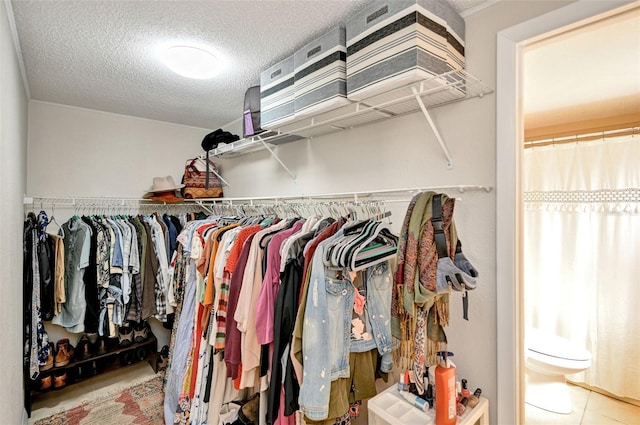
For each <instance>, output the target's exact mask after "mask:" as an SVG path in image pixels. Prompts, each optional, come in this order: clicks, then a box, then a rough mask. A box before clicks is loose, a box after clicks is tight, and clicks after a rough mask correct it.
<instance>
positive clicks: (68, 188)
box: [27, 100, 210, 349]
mask: <svg viewBox="0 0 640 425" xmlns="http://www.w3.org/2000/svg"><path fill="white" fill-rule="evenodd" d="M209 131H210V130H207V129H202V128H196V127H188V126H182V125H176V124H171V123H165V122H160V121H153V120H148V119H142V118H136V117H130V116H125V115H117V114H112V113H105V112H100V111H94V110H89V109H83V108H76V107H70V106H65V105H59V104H53V103H46V102H39V101H34V100H31V101H30V102H29V147H28V152H29V155H28V177H27V194H28V195H30V196H50V197H56V196H59V197H65V196H69V197H74V196H75V197H82V196H87V197H92V196H105V197H109V196H111V197H113V196H115V197H130V198H131V197H132V198H136V197H137V198H141V197H142V196H143V194H144V193H145V192H146V191H147V190H148V189H149V188H150V187H151V186H152V183H153V177H159V176H167V175H170V176H172V177H173V179H174V180H175V181H176V183H179V182H180V179H181V178H182V172H183V171H184V163H185V161H186V159H187V158H188V157H189V156H191V157H193V156H194V155H196V154H197V153H199V149H200V142H201V140H202V137H203V136H204V135H205V134H207V133H208V132H209ZM33 208H34V210H39V209H40V206H39V205H34V206H33ZM48 208H49V207H45V209H47V211H48V212H49V214H51V210H50V209H48ZM36 212H37V211H36ZM54 213H55V216H56V221H57V222H58V223H59V224H62V223H63V222H64V221H66V220H67V219H68V218H69V217H71V216H72V215H73V214H74V210H73V209H70V208H66V209H65V208H64V207H61V206H58V207H55V210H54ZM150 323H151V326H152V330H153V333H154V334H155V335H156V336H157V338H158V349H159V348H160V347H162V346H163V345H165V344H168V343H169V332H168V331H167V330H165V329H164V328H162V326H161V325H160V323H159V322H157V321H156V320H151V321H150ZM46 328H47V332H48V333H49V337H50V339H51V340H52V341H57V340H58V339H60V338H70V340H71V343H72V344H74V343H75V341H76V340H77V339H78V338H79V337H80V336H81V335H80V334H69V333H68V332H66V330H65V329H64V328H62V327H60V326H56V325H51V324H49V323H47V324H46Z"/></svg>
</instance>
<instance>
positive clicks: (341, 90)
mask: <svg viewBox="0 0 640 425" xmlns="http://www.w3.org/2000/svg"><path fill="white" fill-rule="evenodd" d="M345 41H346V33H345V29H344V28H341V27H338V28H334V29H333V30H331V31H329V32H328V33H327V34H325V35H324V36H322V37H320V38H318V39H316V40H314V41H312V42H311V43H309V44H307V45H306V46H304V47H303V48H302V49H300V50H298V51H297V52H296V53H295V54H294V55H293V57H294V65H295V81H294V85H295V102H294V105H295V108H294V109H295V114H296V118H299V117H304V116H308V115H311V114H317V113H321V112H324V111H327V110H330V109H334V108H337V107H339V106H342V105H345V104H347V103H349V101H348V100H347V81H346V78H347V62H346V59H347V48H346V45H345Z"/></svg>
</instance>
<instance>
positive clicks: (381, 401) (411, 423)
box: [367, 386, 489, 425]
mask: <svg viewBox="0 0 640 425" xmlns="http://www.w3.org/2000/svg"><path fill="white" fill-rule="evenodd" d="M367 410H368V415H369V425H435V423H436V417H435V410H429V411H427V412H423V411H422V410H420V409H418V408H417V407H414V406H413V405H411V404H410V403H409V402H408V401H407V400H405V399H404V398H403V397H402V396H401V395H400V393H399V391H398V389H397V388H396V387H395V386H391V387H389V388H387V389H386V390H384V391H383V392H381V393H380V394H378V395H377V396H375V397H373V398H372V399H371V400H369V401H368V403H367ZM478 422H479V424H480V425H489V402H488V401H487V399H486V398H484V397H480V402H479V403H478V405H477V406H476V407H474V408H473V409H471V408H467V409H466V410H465V412H464V413H463V414H462V416H458V417H457V424H458V425H474V424H476V423H478Z"/></svg>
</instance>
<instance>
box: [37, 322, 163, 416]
mask: <svg viewBox="0 0 640 425" xmlns="http://www.w3.org/2000/svg"><path fill="white" fill-rule="evenodd" d="M106 341H107V345H106V350H105V352H104V353H101V354H99V353H95V354H94V353H91V355H90V356H89V357H86V354H85V356H82V352H81V350H79V349H77V348H76V349H75V350H74V357H72V358H71V359H70V361H69V363H68V364H66V365H64V366H59V367H55V366H54V367H52V368H51V369H48V370H45V371H41V372H40V375H39V376H38V379H36V380H35V381H32V380H27V389H26V391H25V397H26V403H25V406H27V414H28V415H29V417H31V406H32V403H33V400H34V399H35V398H39V397H46V396H47V394H48V393H50V392H52V391H57V390H61V389H63V388H66V387H68V386H70V385H73V384H77V383H79V382H83V381H85V380H87V379H90V378H93V377H95V376H98V375H102V374H105V373H109V372H110V371H113V370H116V369H120V368H122V367H126V366H129V365H131V364H134V363H138V362H141V361H147V362H149V365H151V368H152V369H153V371H154V372H156V373H157V372H158V341H157V339H156V337H155V336H154V335H153V334H152V333H149V336H148V337H147V339H146V340H144V341H142V342H132V343H131V344H130V345H127V346H120V345H119V344H118V339H115V340H112V341H111V340H109V339H107V340H106ZM83 357H86V358H83ZM43 380H45V381H46V380H50V386H49V387H48V388H46V389H44V390H43V389H40V387H41V383H42V381H43Z"/></svg>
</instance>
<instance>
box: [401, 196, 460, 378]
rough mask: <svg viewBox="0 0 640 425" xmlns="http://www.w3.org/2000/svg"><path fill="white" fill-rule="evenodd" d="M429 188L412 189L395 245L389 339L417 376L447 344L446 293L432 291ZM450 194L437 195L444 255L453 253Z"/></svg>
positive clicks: (433, 267)
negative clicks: (441, 217)
mask: <svg viewBox="0 0 640 425" xmlns="http://www.w3.org/2000/svg"><path fill="white" fill-rule="evenodd" d="M434 195H436V193H434V192H423V193H419V194H417V195H416V196H415V197H414V198H413V199H412V200H411V202H410V203H409V206H408V208H407V214H406V216H405V219H404V222H403V225H402V230H401V232H400V242H399V247H398V269H397V272H396V276H395V281H394V286H393V298H392V307H391V308H392V313H393V316H394V318H395V319H396V321H395V322H394V329H393V330H394V333H393V335H394V338H395V339H396V341H395V342H396V343H397V346H398V349H397V350H396V351H395V353H394V354H395V355H394V360H395V361H396V362H397V364H398V365H399V366H400V367H401V368H403V369H409V368H411V369H413V370H415V371H416V373H418V374H419V375H418V376H422V373H423V372H424V366H425V364H433V363H435V362H436V360H437V352H438V351H441V350H444V349H446V335H445V334H444V329H443V327H444V326H446V325H447V323H448V317H449V308H448V305H449V296H448V294H441V295H437V294H436V292H435V288H436V267H437V262H438V253H437V249H436V246H435V240H434V229H433V225H432V223H431V214H432V200H433V196H434ZM454 203H455V200H454V199H450V198H448V197H447V196H446V195H442V204H443V221H444V229H445V235H446V238H447V242H448V251H449V255H450V256H451V257H453V255H454V254H455V244H456V242H457V234H456V231H455V225H453V208H454Z"/></svg>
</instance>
